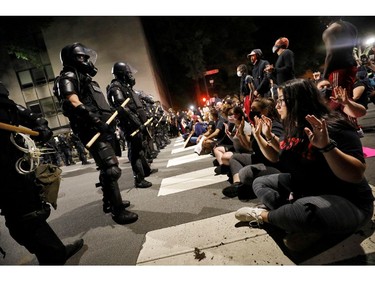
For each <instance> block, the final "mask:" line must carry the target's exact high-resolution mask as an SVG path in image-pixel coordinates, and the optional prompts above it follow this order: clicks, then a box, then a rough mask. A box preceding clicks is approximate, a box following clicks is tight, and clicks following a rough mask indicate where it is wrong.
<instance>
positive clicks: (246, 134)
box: [213, 106, 251, 174]
mask: <svg viewBox="0 0 375 281" xmlns="http://www.w3.org/2000/svg"><path fill="white" fill-rule="evenodd" d="M228 122H229V123H232V124H234V127H233V129H232V130H229V125H228V124H226V123H225V124H224V126H225V133H226V135H227V136H228V138H229V139H230V140H231V141H232V144H233V145H232V146H231V147H230V148H228V147H226V146H224V145H218V146H216V147H215V148H214V150H213V151H214V155H215V158H216V160H217V163H218V164H219V165H218V167H216V168H215V173H216V174H226V173H227V172H229V159H230V158H231V157H232V155H233V153H234V152H237V153H250V152H251V145H250V136H251V126H250V124H249V122H247V121H245V113H244V111H243V110H242V108H241V107H240V106H236V107H234V108H233V109H231V110H229V112H228Z"/></svg>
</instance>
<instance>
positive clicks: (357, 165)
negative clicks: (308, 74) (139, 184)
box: [235, 79, 374, 251]
mask: <svg viewBox="0 0 375 281" xmlns="http://www.w3.org/2000/svg"><path fill="white" fill-rule="evenodd" d="M276 108H277V110H278V112H279V114H280V117H281V119H282V121H283V125H284V135H283V137H282V138H280V144H279V145H280V149H281V150H280V154H278V155H276V154H272V155H268V154H267V153H265V156H266V157H268V158H269V160H270V161H273V162H277V161H279V162H280V165H281V171H282V172H283V173H281V174H275V175H268V176H263V177H259V178H257V179H255V181H254V183H253V190H254V193H255V194H256V196H257V197H258V199H259V200H260V201H261V203H262V204H264V205H265V208H256V207H244V208H241V209H239V210H238V211H237V212H236V214H235V216H236V218H237V219H239V220H240V221H249V222H257V224H262V223H263V222H265V223H269V224H271V225H275V226H277V227H278V228H280V229H283V230H285V232H286V233H287V235H286V237H285V239H284V242H285V244H286V246H287V247H288V248H289V249H291V250H295V251H297V250H303V249H306V248H307V247H309V246H311V243H312V242H314V241H315V242H316V241H317V240H319V239H320V238H322V237H325V236H326V235H332V234H333V235H337V234H345V235H346V234H348V235H349V234H352V233H354V232H355V231H357V230H358V229H360V228H361V227H363V226H364V225H365V224H366V223H368V222H369V221H370V219H371V217H372V215H373V208H374V206H373V201H374V197H373V195H372V192H371V188H370V186H369V184H368V182H367V180H366V178H365V176H364V171H365V169H366V164H365V160H364V156H363V151H362V144H361V141H360V139H359V136H358V134H357V133H356V128H354V127H353V125H352V124H351V123H349V122H348V120H347V119H346V118H345V117H343V115H342V114H339V113H337V112H332V111H331V110H330V109H329V108H328V107H327V106H326V104H325V103H324V102H323V100H322V98H321V95H320V92H319V90H318V89H317V87H316V86H315V85H314V82H312V81H310V80H305V79H294V80H291V81H288V82H286V83H285V84H284V85H282V86H280V87H279V88H278V103H277V107H276ZM273 142H275V144H276V140H275V139H274V140H272V143H271V144H273Z"/></svg>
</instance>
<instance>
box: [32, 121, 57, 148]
mask: <svg viewBox="0 0 375 281" xmlns="http://www.w3.org/2000/svg"><path fill="white" fill-rule="evenodd" d="M33 131H37V132H38V133H39V135H38V136H37V137H35V140H36V141H39V142H42V143H45V142H47V141H49V140H50V139H51V138H52V136H53V133H52V130H51V129H50V128H49V127H48V122H47V120H45V119H43V118H37V119H35V120H34V127H33Z"/></svg>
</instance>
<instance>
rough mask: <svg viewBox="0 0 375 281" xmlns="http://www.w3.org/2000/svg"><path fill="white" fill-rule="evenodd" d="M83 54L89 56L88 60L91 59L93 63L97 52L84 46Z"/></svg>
mask: <svg viewBox="0 0 375 281" xmlns="http://www.w3.org/2000/svg"><path fill="white" fill-rule="evenodd" d="M84 52H85V55H87V56H89V61H91V62H92V63H93V64H95V63H96V59H97V58H98V54H97V53H96V52H95V51H94V50H92V49H89V48H86V47H85V48H84Z"/></svg>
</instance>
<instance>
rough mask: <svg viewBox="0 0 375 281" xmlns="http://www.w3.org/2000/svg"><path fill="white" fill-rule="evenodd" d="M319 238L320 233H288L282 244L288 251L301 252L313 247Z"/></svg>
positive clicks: (320, 236)
mask: <svg viewBox="0 0 375 281" xmlns="http://www.w3.org/2000/svg"><path fill="white" fill-rule="evenodd" d="M320 238H322V234H320V233H288V234H287V235H286V236H285V238H284V239H283V242H284V245H285V246H286V247H287V248H288V249H289V250H291V251H294V252H301V251H304V250H306V249H308V248H310V247H311V246H313V244H314V243H316V242H317V241H318V240H319V239H320Z"/></svg>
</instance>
